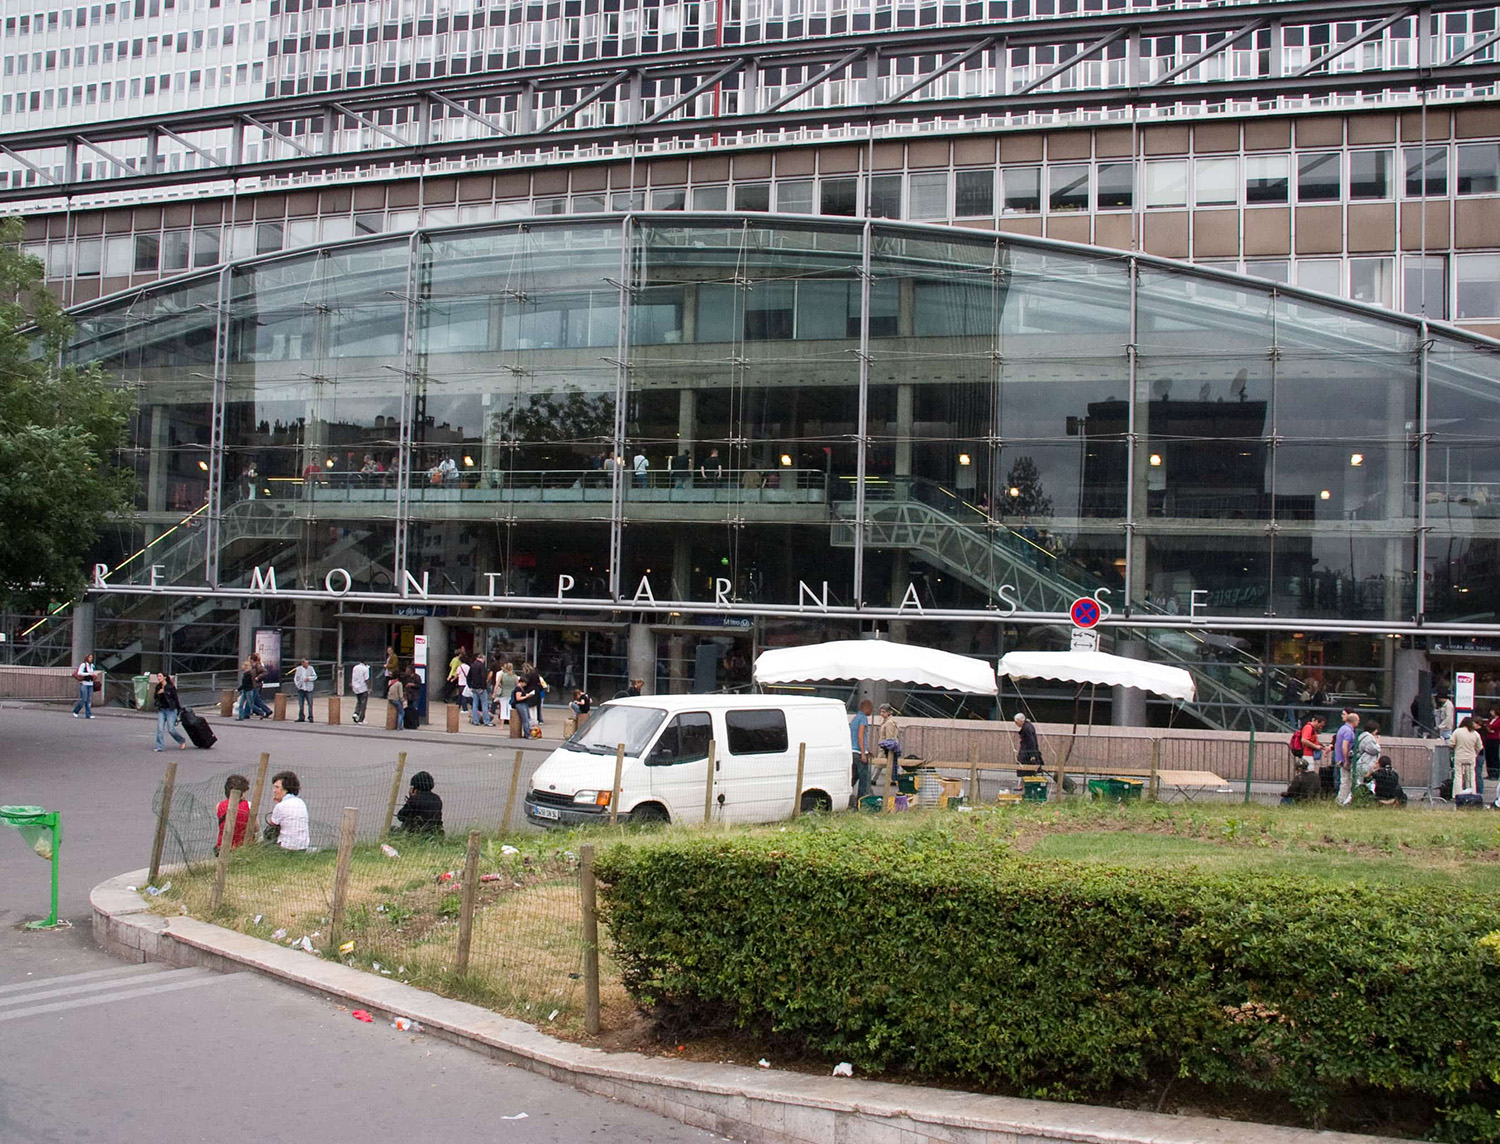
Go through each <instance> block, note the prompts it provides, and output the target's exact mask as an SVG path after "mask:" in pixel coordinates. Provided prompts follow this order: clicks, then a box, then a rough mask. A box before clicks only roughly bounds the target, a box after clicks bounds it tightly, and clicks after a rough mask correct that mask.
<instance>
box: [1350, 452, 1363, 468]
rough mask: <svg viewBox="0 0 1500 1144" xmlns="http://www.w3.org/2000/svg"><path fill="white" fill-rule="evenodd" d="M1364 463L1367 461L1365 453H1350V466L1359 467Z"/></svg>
mask: <svg viewBox="0 0 1500 1144" xmlns="http://www.w3.org/2000/svg"><path fill="white" fill-rule="evenodd" d="M1364 463H1365V455H1364V454H1363V453H1350V454H1349V466H1350V467H1351V468H1355V469H1357V468H1359V467H1360V466H1361V465H1363V464H1364Z"/></svg>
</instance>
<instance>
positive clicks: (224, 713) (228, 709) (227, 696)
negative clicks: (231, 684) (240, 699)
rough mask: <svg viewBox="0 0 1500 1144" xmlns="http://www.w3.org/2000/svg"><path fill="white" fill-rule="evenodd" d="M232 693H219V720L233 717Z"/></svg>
mask: <svg viewBox="0 0 1500 1144" xmlns="http://www.w3.org/2000/svg"><path fill="white" fill-rule="evenodd" d="M234 694H235V693H234V692H233V691H221V692H219V718H221V719H228V718H230V717H231V716H233V715H234Z"/></svg>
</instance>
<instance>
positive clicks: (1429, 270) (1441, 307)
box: [1401, 254, 1448, 318]
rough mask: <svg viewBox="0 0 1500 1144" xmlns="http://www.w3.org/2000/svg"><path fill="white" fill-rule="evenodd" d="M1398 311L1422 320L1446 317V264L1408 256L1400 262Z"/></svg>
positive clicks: (1434, 257) (1439, 257)
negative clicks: (1400, 309) (1399, 303)
mask: <svg viewBox="0 0 1500 1144" xmlns="http://www.w3.org/2000/svg"><path fill="white" fill-rule="evenodd" d="M1401 308H1402V309H1403V310H1405V311H1406V312H1407V313H1408V314H1417V315H1419V316H1420V317H1423V318H1447V316H1448V260H1447V259H1446V258H1444V257H1443V256H1442V255H1435V254H1429V255H1420V254H1408V255H1407V256H1406V257H1404V258H1403V259H1402V260H1401Z"/></svg>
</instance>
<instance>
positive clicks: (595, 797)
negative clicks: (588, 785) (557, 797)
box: [573, 790, 610, 806]
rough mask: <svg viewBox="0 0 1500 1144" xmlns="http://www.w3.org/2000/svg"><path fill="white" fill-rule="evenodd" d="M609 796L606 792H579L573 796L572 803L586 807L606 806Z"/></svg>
mask: <svg viewBox="0 0 1500 1144" xmlns="http://www.w3.org/2000/svg"><path fill="white" fill-rule="evenodd" d="M609 795H610V792H609V791H607V790H581V791H579V792H578V793H577V794H575V795H574V796H573V801H574V802H575V803H582V804H584V805H587V806H608V805H609Z"/></svg>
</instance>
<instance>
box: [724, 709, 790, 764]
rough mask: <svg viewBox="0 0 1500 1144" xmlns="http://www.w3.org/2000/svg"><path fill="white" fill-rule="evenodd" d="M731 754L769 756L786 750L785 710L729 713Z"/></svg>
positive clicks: (727, 726)
mask: <svg viewBox="0 0 1500 1144" xmlns="http://www.w3.org/2000/svg"><path fill="white" fill-rule="evenodd" d="M724 726H725V727H726V728H727V729H728V731H729V753H730V754H731V755H770V754H774V753H776V752H779V751H785V750H786V749H787V737H786V713H785V712H784V711H776V710H770V711H726V712H724Z"/></svg>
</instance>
